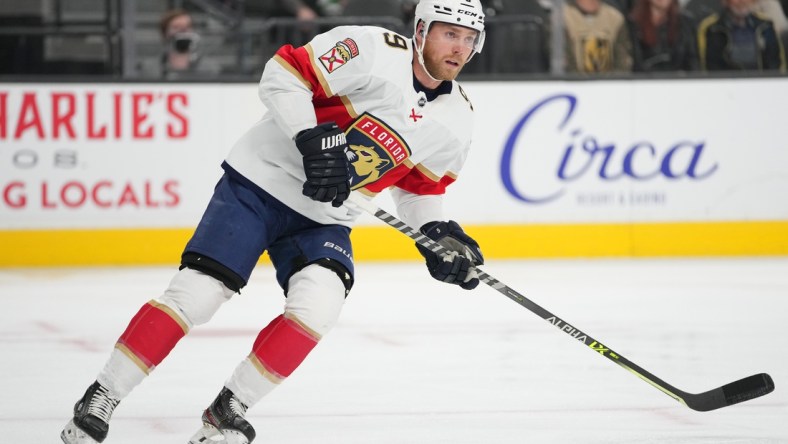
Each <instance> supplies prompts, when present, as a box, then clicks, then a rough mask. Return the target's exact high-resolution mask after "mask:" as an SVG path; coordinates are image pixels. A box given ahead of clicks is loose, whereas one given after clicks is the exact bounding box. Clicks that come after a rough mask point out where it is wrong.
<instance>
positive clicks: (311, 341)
mask: <svg viewBox="0 0 788 444" xmlns="http://www.w3.org/2000/svg"><path fill="white" fill-rule="evenodd" d="M319 339H320V338H319V336H318V335H317V334H316V333H315V332H312V331H309V330H308V329H307V328H306V327H305V326H303V325H301V324H300V323H299V322H297V321H296V320H294V319H291V318H288V317H285V316H284V315H279V316H278V317H277V318H276V319H274V320H273V321H271V323H270V324H268V326H267V327H265V328H264V329H263V330H262V331H261V332H260V334H259V335H257V339H256V340H255V342H254V346H253V347H252V354H251V355H250V356H249V358H250V359H251V360H252V362H253V363H254V364H255V366H256V367H257V369H258V370H259V371H260V372H261V373H262V374H263V375H264V376H266V377H267V378H269V379H271V380H272V381H273V382H276V383H278V382H281V381H282V380H283V379H285V378H287V377H288V376H290V374H291V373H293V371H294V370H295V369H296V368H297V367H298V366H299V365H300V364H301V362H303V361H304V359H305V358H306V356H307V355H308V354H309V352H311V351H312V349H313V348H315V345H317V342H318V340H319Z"/></svg>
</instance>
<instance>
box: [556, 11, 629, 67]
mask: <svg viewBox="0 0 788 444" xmlns="http://www.w3.org/2000/svg"><path fill="white" fill-rule="evenodd" d="M564 26H565V28H566V29H565V32H566V48H565V54H566V55H565V61H566V72H568V73H572V72H580V73H613V72H630V71H632V40H631V37H630V34H629V30H628V28H627V24H626V20H625V19H624V16H623V14H621V13H620V12H619V11H618V10H617V9H616V8H614V7H612V6H610V5H608V4H606V3H603V2H602V1H601V0H567V2H566V3H565V4H564Z"/></svg>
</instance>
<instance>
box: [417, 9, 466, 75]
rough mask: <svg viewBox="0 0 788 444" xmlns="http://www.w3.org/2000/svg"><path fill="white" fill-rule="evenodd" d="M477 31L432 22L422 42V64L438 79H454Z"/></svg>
mask: <svg viewBox="0 0 788 444" xmlns="http://www.w3.org/2000/svg"><path fill="white" fill-rule="evenodd" d="M478 34H479V33H478V31H475V30H473V29H470V28H465V27H463V26H455V25H450V24H448V23H441V22H434V23H433V24H432V26H430V30H429V32H428V33H427V38H426V43H425V44H424V66H425V67H426V68H427V71H429V73H430V75H432V76H433V77H435V78H436V79H438V80H454V79H455V78H456V77H457V75H459V74H460V71H461V70H462V67H463V66H465V63H466V62H467V61H468V57H470V55H471V51H473V45H474V44H475V42H476V38H477V36H478Z"/></svg>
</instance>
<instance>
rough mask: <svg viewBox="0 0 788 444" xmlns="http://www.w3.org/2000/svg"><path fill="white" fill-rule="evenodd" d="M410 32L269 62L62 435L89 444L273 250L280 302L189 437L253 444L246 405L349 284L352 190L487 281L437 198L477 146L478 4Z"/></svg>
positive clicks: (440, 1) (465, 278) (422, 15)
mask: <svg viewBox="0 0 788 444" xmlns="http://www.w3.org/2000/svg"><path fill="white" fill-rule="evenodd" d="M415 16H416V20H415V29H414V36H413V38H412V39H406V38H405V37H403V36H401V35H399V34H396V33H394V32H391V31H389V30H386V29H383V28H378V27H370V26H342V27H338V28H335V29H333V30H331V31H329V32H326V33H324V34H321V35H318V36H316V37H315V38H314V39H313V40H312V41H311V42H310V43H309V44H307V45H305V46H303V47H299V48H294V47H292V46H290V45H285V46H283V47H282V48H280V49H279V50H278V52H277V53H276V55H275V56H274V57H273V58H272V59H271V60H270V61H269V62H268V63H267V64H266V66H265V70H264V72H263V75H262V79H261V81H260V85H259V95H260V99H261V100H262V102H263V103H264V104H265V106H266V108H267V112H266V113H265V115H264V116H263V117H262V119H261V120H260V121H259V122H258V123H257V124H256V125H254V126H253V127H252V128H251V129H250V130H249V131H247V132H246V133H245V134H244V135H243V136H242V137H241V138H240V140H239V141H238V142H237V143H236V144H235V146H234V147H233V148H232V150H231V151H230V153H229V155H228V157H227V158H226V161H225V162H224V163H223V164H222V167H223V168H224V175H223V177H222V178H221V180H220V181H219V183H218V184H217V185H216V188H215V191H214V195H213V197H212V198H211V200H210V202H209V204H208V207H207V209H206V211H205V213H204V215H203V217H202V219H201V220H200V223H199V225H198V226H197V229H196V230H195V233H194V235H193V237H192V238H191V240H190V241H189V242H188V244H187V245H186V247H185V249H184V252H183V255H182V265H181V267H180V270H179V271H178V273H176V274H175V276H174V278H173V279H172V281H171V282H170V285H169V287H168V288H167V289H166V290H165V292H164V294H163V295H162V296H161V297H159V298H158V299H155V300H151V301H150V302H148V303H146V304H145V305H144V306H143V307H142V308H141V309H140V311H139V312H138V313H137V314H136V315H135V316H134V317H133V319H132V320H131V322H130V323H129V325H128V327H127V328H126V330H125V331H124V332H123V333H122V334H121V336H120V338H119V339H118V341H117V344H116V346H115V348H114V350H113V351H112V353H111V355H110V357H109V360H108V361H107V363H106V365H105V366H104V368H103V369H102V370H101V372H100V373H99V374H98V377H97V378H96V381H95V382H94V383H93V384H92V385H91V386H90V387H89V388H88V389H87V391H86V392H85V394H84V395H83V397H82V398H81V399H80V400H79V401H78V402H77V403H76V405H75V407H74V416H73V419H72V420H71V421H69V422H68V424H67V425H66V427H65V428H64V430H63V432H62V433H61V437H62V439H63V441H64V442H66V443H70V444H75V443H95V442H102V441H104V439H105V438H106V436H107V432H108V429H109V421H110V417H111V415H112V413H113V410H114V409H115V407H116V406H117V405H118V403H119V402H120V400H121V399H123V398H124V397H126V396H127V395H128V394H129V393H130V392H131V391H132V389H133V388H134V387H135V386H137V385H138V384H139V383H140V382H141V381H142V380H143V379H144V378H145V377H146V376H147V375H148V374H149V373H150V372H151V371H152V370H153V369H154V368H155V367H156V366H158V365H159V364H160V363H161V362H162V361H163V360H164V358H165V357H166V356H167V355H168V354H169V352H170V351H171V350H172V349H173V347H174V346H175V344H176V343H177V342H178V341H179V340H180V339H181V338H182V337H184V336H185V335H186V334H187V333H188V332H189V330H190V329H191V328H192V327H194V326H195V325H199V324H203V323H205V322H207V321H208V320H209V319H210V318H211V317H212V316H213V315H214V313H215V312H216V311H217V310H218V308H219V306H221V305H222V303H224V302H225V301H227V300H229V299H230V298H231V297H232V295H233V294H235V293H237V292H238V291H239V290H240V289H241V288H243V287H244V286H245V285H246V283H247V282H248V280H249V277H250V275H251V273H252V269H253V268H254V266H255V264H256V263H257V261H258V259H259V257H260V255H261V254H262V253H263V252H264V251H268V254H269V256H270V258H271V261H272V262H273V266H274V267H275V269H276V277H277V280H278V282H279V284H280V285H281V287H282V288H283V290H284V292H285V295H286V299H285V304H284V312H283V313H282V314H281V315H279V316H277V317H276V318H275V319H273V320H272V321H271V322H270V323H269V324H268V325H267V326H266V327H265V328H263V329H262V331H261V332H260V333H259V335H258V337H257V339H256V340H255V342H254V344H253V345H252V348H251V353H250V354H249V355H248V357H246V358H245V359H243V360H242V361H241V363H240V364H239V365H238V366H237V367H236V369H235V371H234V372H233V373H232V375H231V376H230V377H229V379H228V380H227V381H226V382H225V384H224V387H223V388H222V389H221V391H220V392H219V394H218V396H217V397H216V399H215V400H214V401H213V402H212V403H211V404H210V405H209V406H208V408H207V409H206V410H205V411H204V413H203V415H202V423H203V425H202V427H201V428H200V430H199V431H197V432H196V434H195V435H194V436H193V437H192V438H191V441H190V442H192V443H205V442H212V443H250V442H252V440H254V438H255V431H254V428H253V427H252V425H251V424H250V423H249V422H247V421H246V420H245V419H244V415H245V413H246V410H247V408H249V407H251V406H253V405H255V404H256V403H257V402H258V401H260V399H261V398H263V397H264V396H265V395H266V394H268V393H269V392H271V391H272V390H273V389H274V388H275V387H277V386H278V385H279V384H280V383H281V382H282V381H283V380H284V379H285V378H287V377H288V376H290V374H291V373H292V372H293V371H294V370H295V369H296V368H297V367H298V366H299V364H300V363H301V362H302V361H303V360H304V359H305V358H306V356H307V355H308V354H309V352H310V351H311V350H312V349H313V347H315V345H317V343H318V342H319V341H320V339H321V338H322V337H323V335H325V334H326V333H328V331H329V330H330V329H331V328H332V327H333V326H334V324H335V323H336V321H337V318H338V316H339V312H340V310H341V308H342V305H343V304H344V301H345V298H346V296H347V294H348V292H349V291H350V289H351V287H352V285H353V259H352V249H351V245H350V239H349V234H350V227H351V225H352V223H353V221H354V220H355V219H356V217H357V216H358V214H359V212H358V211H356V210H354V209H353V208H352V205H351V204H348V205H343V202H344V201H345V200H346V199H347V198H348V196H349V193H350V192H351V190H357V191H358V192H361V193H363V194H365V195H367V196H368V197H372V196H374V195H375V194H377V193H379V192H380V191H382V190H384V189H387V188H391V189H392V191H391V192H392V195H393V198H394V200H395V202H396V204H397V212H398V214H399V215H400V217H401V218H402V219H404V220H405V221H406V222H408V223H409V224H410V225H412V226H416V227H421V231H422V232H423V233H424V234H425V235H427V236H429V237H430V238H432V239H434V240H436V241H438V242H439V243H441V245H444V246H445V247H446V248H447V250H448V251H449V253H448V254H444V255H442V256H437V255H436V254H435V253H432V252H430V251H428V250H426V249H423V248H419V250H420V251H421V253H422V255H424V257H425V259H426V263H427V268H428V270H429V272H430V274H431V275H432V276H433V277H434V278H436V279H438V280H441V281H444V282H448V283H451V284H457V285H459V286H460V287H462V288H464V289H472V288H474V287H476V285H478V283H479V280H478V278H477V277H476V275H475V268H474V267H475V266H476V265H480V264H482V263H483V257H482V253H481V251H480V249H479V245H478V244H477V243H476V242H475V241H474V240H473V239H471V238H470V237H469V236H468V235H467V234H465V233H464V232H463V230H462V228H460V226H459V225H458V224H457V223H456V222H453V221H445V220H444V217H443V214H442V208H441V202H442V195H443V194H444V191H445V190H446V187H447V186H448V185H449V184H451V183H452V182H454V180H455V179H456V177H457V173H458V172H459V171H460V169H461V167H462V166H463V163H464V161H465V159H466V156H467V154H468V150H469V147H470V139H471V131H472V123H473V122H472V117H473V116H472V115H473V107H472V106H471V103H470V101H469V100H468V97H467V96H466V94H465V93H464V92H463V90H462V89H461V88H460V86H459V85H458V84H457V83H456V82H455V81H454V79H455V78H456V77H457V75H458V74H459V73H460V71H461V70H462V68H463V66H464V65H465V63H466V62H468V60H470V59H471V57H472V56H473V55H474V54H475V53H476V52H479V51H481V49H482V45H483V44H484V37H485V33H484V15H483V12H482V7H481V4H480V2H479V0H421V2H420V3H419V4H418V6H417V8H416V12H415Z"/></svg>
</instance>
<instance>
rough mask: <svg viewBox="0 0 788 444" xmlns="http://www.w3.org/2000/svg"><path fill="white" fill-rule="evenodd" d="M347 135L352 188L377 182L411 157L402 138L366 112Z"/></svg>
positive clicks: (349, 129) (348, 130)
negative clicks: (351, 168)
mask: <svg viewBox="0 0 788 444" xmlns="http://www.w3.org/2000/svg"><path fill="white" fill-rule="evenodd" d="M346 134H347V142H348V145H349V146H350V150H351V161H350V162H351V164H352V165H353V170H352V171H351V175H352V177H351V180H350V186H351V188H352V189H354V190H355V189H358V188H361V187H363V186H365V185H368V184H370V183H373V182H375V181H377V180H378V179H379V178H380V177H381V176H383V175H384V174H385V173H386V172H387V171H389V170H391V169H392V168H394V167H396V166H398V165H400V164H401V163H402V162H404V161H405V159H407V158H408V157H410V154H411V151H410V148H408V145H407V144H406V143H405V141H404V140H403V139H402V137H400V136H399V134H397V133H396V132H395V131H394V130H393V129H391V127H389V126H388V125H386V124H385V122H383V121H381V120H380V119H378V118H376V117H374V116H372V115H371V114H369V113H364V114H362V115H361V117H359V118H358V119H356V121H355V122H354V123H353V125H351V126H350V127H349V128H348V129H347V131H346Z"/></svg>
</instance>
